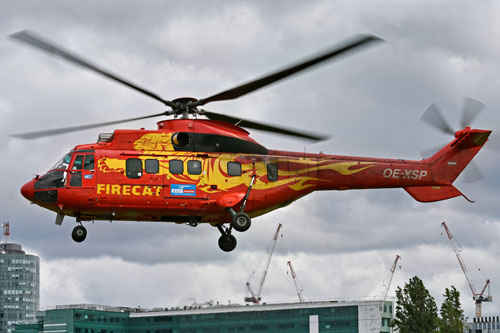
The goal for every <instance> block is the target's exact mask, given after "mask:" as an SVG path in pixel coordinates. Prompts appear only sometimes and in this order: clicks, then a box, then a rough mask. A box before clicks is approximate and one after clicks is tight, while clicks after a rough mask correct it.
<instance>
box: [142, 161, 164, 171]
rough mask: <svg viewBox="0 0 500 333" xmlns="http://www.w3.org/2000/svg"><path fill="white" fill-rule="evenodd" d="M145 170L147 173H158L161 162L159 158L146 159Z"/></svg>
mask: <svg viewBox="0 0 500 333" xmlns="http://www.w3.org/2000/svg"><path fill="white" fill-rule="evenodd" d="M144 163H145V165H144V167H145V171H146V173H158V172H160V163H159V162H158V160H150V159H148V160H146V161H145V162H144Z"/></svg>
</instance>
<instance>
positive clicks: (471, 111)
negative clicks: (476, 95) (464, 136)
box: [460, 97, 484, 128]
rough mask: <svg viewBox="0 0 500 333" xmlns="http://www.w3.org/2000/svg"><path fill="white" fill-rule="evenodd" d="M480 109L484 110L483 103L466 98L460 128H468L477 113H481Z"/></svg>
mask: <svg viewBox="0 0 500 333" xmlns="http://www.w3.org/2000/svg"><path fill="white" fill-rule="evenodd" d="M482 109H484V104H483V103H481V102H479V101H477V100H475V99H472V98H469V97H466V98H465V101H464V108H463V112H462V121H461V122H460V126H461V128H465V127H466V126H470V125H471V123H472V122H473V121H474V119H476V117H477V116H478V115H479V113H481V110H482Z"/></svg>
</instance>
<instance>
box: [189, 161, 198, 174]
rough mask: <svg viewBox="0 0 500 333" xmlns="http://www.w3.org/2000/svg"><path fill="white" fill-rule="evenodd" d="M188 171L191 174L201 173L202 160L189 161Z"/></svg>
mask: <svg viewBox="0 0 500 333" xmlns="http://www.w3.org/2000/svg"><path fill="white" fill-rule="evenodd" d="M188 173H189V174H190V175H199V174H201V162H200V161H188Z"/></svg>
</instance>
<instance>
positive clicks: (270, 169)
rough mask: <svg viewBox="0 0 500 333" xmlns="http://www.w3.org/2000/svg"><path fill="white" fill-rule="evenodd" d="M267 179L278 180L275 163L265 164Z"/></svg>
mask: <svg viewBox="0 0 500 333" xmlns="http://www.w3.org/2000/svg"><path fill="white" fill-rule="evenodd" d="M267 179H268V180H269V181H270V182H275V181H277V180H278V166H277V165H276V164H268V165H267Z"/></svg>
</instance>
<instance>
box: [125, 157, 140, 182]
mask: <svg viewBox="0 0 500 333" xmlns="http://www.w3.org/2000/svg"><path fill="white" fill-rule="evenodd" d="M125 173H126V174H127V177H128V178H131V179H138V178H141V176H142V161H141V160H140V159H138V158H129V159H127V161H126V162H125Z"/></svg>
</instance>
